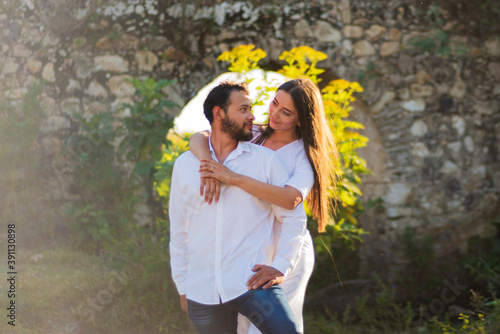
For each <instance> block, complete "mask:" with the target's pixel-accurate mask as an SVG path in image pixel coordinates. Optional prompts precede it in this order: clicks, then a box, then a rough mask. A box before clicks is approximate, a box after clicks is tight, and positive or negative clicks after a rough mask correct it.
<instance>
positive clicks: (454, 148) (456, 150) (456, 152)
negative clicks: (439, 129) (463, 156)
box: [446, 141, 462, 160]
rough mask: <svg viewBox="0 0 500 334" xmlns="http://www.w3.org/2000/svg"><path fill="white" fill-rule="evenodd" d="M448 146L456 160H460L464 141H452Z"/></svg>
mask: <svg viewBox="0 0 500 334" xmlns="http://www.w3.org/2000/svg"><path fill="white" fill-rule="evenodd" d="M446 147H448V150H449V151H450V153H451V155H452V157H453V158H454V159H455V160H460V151H461V150H462V142H460V141H455V142H452V143H448V145H446Z"/></svg>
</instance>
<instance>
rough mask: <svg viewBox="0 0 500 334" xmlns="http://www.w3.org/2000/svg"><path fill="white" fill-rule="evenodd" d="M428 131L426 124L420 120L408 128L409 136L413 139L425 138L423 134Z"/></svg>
mask: <svg viewBox="0 0 500 334" xmlns="http://www.w3.org/2000/svg"><path fill="white" fill-rule="evenodd" d="M428 130H429V128H428V127H427V124H425V123H424V122H423V121H421V120H417V121H415V123H413V125H412V126H411V128H410V132H411V134H412V135H413V136H415V137H423V136H425V134H426V133H427V131H428Z"/></svg>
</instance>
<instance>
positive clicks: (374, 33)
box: [365, 24, 387, 41]
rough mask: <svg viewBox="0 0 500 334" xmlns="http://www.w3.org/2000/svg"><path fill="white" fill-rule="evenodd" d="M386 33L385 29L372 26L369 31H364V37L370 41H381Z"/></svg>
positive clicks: (375, 25)
mask: <svg viewBox="0 0 500 334" xmlns="http://www.w3.org/2000/svg"><path fill="white" fill-rule="evenodd" d="M386 32H387V28H385V27H382V26H379V25H377V24H374V25H372V26H371V27H370V28H369V29H367V30H365V36H366V38H368V39H369V40H370V41H377V40H379V39H381V38H382V37H383V36H384V35H385V33H386Z"/></svg>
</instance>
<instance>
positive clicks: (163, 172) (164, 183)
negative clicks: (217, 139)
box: [155, 133, 190, 204]
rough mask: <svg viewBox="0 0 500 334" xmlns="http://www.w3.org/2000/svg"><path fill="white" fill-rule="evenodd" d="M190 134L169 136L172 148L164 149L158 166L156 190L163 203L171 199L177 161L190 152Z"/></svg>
mask: <svg viewBox="0 0 500 334" xmlns="http://www.w3.org/2000/svg"><path fill="white" fill-rule="evenodd" d="M189 137H190V134H187V133H185V134H183V135H182V136H180V135H178V134H175V133H172V134H170V135H169V140H170V141H171V143H172V144H171V145H170V146H165V147H163V155H162V157H161V159H160V160H159V161H158V163H157V164H156V169H157V172H156V174H155V189H156V192H157V193H158V195H159V196H160V197H161V198H162V202H163V203H165V204H167V203H168V201H169V198H170V180H171V176H172V171H173V169H174V163H175V160H176V159H177V158H178V157H179V155H181V154H182V153H184V152H186V151H187V150H188V146H189Z"/></svg>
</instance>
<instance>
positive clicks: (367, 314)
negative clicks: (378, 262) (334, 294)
mask: <svg viewBox="0 0 500 334" xmlns="http://www.w3.org/2000/svg"><path fill="white" fill-rule="evenodd" d="M375 280H376V281H377V283H378V285H379V288H380V292H378V293H377V294H376V295H375V298H373V297H372V296H371V295H366V296H364V297H362V298H359V299H358V301H357V305H356V310H357V313H358V315H359V317H360V320H361V323H362V324H364V325H365V326H366V327H368V328H371V329H372V330H374V329H381V330H383V332H384V333H390V332H392V331H395V332H397V333H408V332H409V331H410V327H411V326H410V325H411V322H412V318H413V315H414V314H413V310H412V308H411V303H410V302H408V303H407V304H406V305H405V306H402V305H400V304H399V303H397V302H396V301H395V299H394V295H395V287H394V286H392V287H389V286H387V284H385V283H383V282H382V281H381V280H380V279H379V278H378V277H377V276H375Z"/></svg>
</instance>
